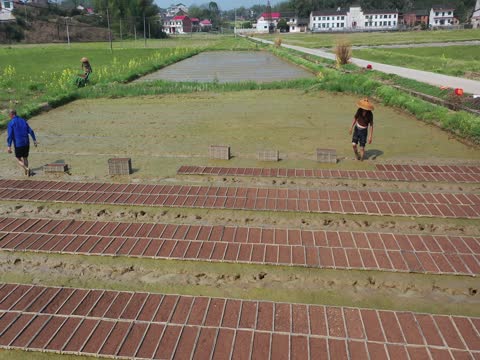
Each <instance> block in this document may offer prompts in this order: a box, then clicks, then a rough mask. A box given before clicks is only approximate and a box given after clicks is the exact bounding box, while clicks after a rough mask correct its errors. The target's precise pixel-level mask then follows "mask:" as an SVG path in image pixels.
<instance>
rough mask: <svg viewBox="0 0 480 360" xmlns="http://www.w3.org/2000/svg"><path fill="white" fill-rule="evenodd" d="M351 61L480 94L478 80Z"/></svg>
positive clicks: (331, 56) (320, 53) (324, 53)
mask: <svg viewBox="0 0 480 360" xmlns="http://www.w3.org/2000/svg"><path fill="white" fill-rule="evenodd" d="M251 39H253V40H255V41H258V42H261V43H264V44H269V45H273V42H272V41H268V40H264V39H259V38H251ZM282 46H283V47H285V48H287V49H292V50H296V51H300V52H303V53H305V54H310V55H315V56H320V57H323V58H325V59H330V60H335V55H334V54H332V53H330V52H327V51H323V50H316V49H309V48H305V47H301V46H295V45H288V44H282ZM351 62H352V63H353V64H355V65H357V66H359V67H362V68H365V67H366V66H367V65H368V64H370V65H372V67H373V69H374V70H377V71H381V72H384V73H387V74H396V75H399V76H401V77H404V78H407V79H412V80H416V81H420V82H424V83H427V84H430V85H435V86H448V87H451V88H462V89H463V90H464V91H465V92H467V93H471V94H479V95H480V81H475V80H469V79H464V78H459V77H454V76H448V75H442V74H437V73H432V72H428V71H422V70H414V69H409V68H405V67H400V66H392V65H386V64H381V63H377V62H372V61H367V60H362V59H357V58H352V59H351Z"/></svg>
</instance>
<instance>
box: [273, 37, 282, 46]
mask: <svg viewBox="0 0 480 360" xmlns="http://www.w3.org/2000/svg"><path fill="white" fill-rule="evenodd" d="M275 46H276V47H280V46H282V38H276V39H275Z"/></svg>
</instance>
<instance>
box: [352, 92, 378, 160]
mask: <svg viewBox="0 0 480 360" xmlns="http://www.w3.org/2000/svg"><path fill="white" fill-rule="evenodd" d="M357 107H358V110H357V112H356V114H355V116H354V118H353V123H352V127H351V128H350V134H352V132H353V137H352V145H353V151H354V152H355V157H356V158H357V160H361V161H363V158H364V156H365V145H366V143H367V137H368V127H369V126H370V127H371V130H370V137H368V143H369V144H371V143H372V138H373V113H372V111H373V109H374V107H373V105H372V104H371V103H370V101H368V99H367V98H365V99H362V100H359V101H358V102H357ZM358 143H360V154H359V153H358V147H357V146H358Z"/></svg>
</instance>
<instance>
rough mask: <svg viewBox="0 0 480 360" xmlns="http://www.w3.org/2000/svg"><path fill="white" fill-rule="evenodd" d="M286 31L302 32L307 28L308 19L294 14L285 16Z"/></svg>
mask: <svg viewBox="0 0 480 360" xmlns="http://www.w3.org/2000/svg"><path fill="white" fill-rule="evenodd" d="M287 25H288V28H289V29H288V32H291V33H302V32H306V31H307V29H308V19H302V18H298V17H296V16H290V17H288V18H287Z"/></svg>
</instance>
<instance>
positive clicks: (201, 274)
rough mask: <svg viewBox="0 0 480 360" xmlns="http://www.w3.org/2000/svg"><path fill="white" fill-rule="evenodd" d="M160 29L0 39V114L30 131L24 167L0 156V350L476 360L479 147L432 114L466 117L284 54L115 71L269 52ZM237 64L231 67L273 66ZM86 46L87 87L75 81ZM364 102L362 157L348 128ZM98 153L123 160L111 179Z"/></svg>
mask: <svg viewBox="0 0 480 360" xmlns="http://www.w3.org/2000/svg"><path fill="white" fill-rule="evenodd" d="M461 34H462V33H461ZM463 34H464V35H465V34H466V33H463ZM168 41H169V42H168V43H169V44H175V45H176V46H172V47H168V46H165V47H164V46H163V43H160V42H159V43H158V47H156V48H147V49H143V48H136V46H137V45H138V44H133V45H131V46H130V45H129V46H125V48H115V49H114V51H113V53H110V52H109V51H108V49H105V48H104V47H105V44H88V45H86V46H84V47H82V46H79V45H74V46H72V48H71V49H65V48H62V47H59V46H58V45H54V46H53V45H52V46H45V47H38V48H36V47H32V46H24V47H22V46H18V47H12V48H2V49H0V62H2V63H3V61H8V66H7V67H5V69H3V71H4V76H3V77H2V81H4V84H3V85H2V86H3V87H4V88H5V89H6V90H7V91H6V92H5V94H2V95H0V96H2V98H1V99H0V101H2V102H1V105H0V107H1V109H2V110H3V115H5V110H6V109H7V107H11V106H16V107H18V109H19V110H20V113H21V114H22V113H25V114H27V115H29V116H28V117H29V119H28V121H29V124H30V126H31V127H32V128H33V129H34V130H35V131H36V134H37V138H38V140H39V147H38V148H35V149H34V148H32V149H31V152H30V157H29V160H30V164H31V169H32V170H33V174H32V175H33V176H31V177H26V176H25V175H24V173H23V170H20V168H19V167H18V166H17V164H16V163H15V161H14V157H13V155H12V154H7V153H6V152H2V153H0V168H1V169H2V171H1V172H0V359H2V360H3V359H14V360H17V359H35V360H37V359H38V360H74V359H77V358H78V359H90V358H91V357H90V356H95V357H94V358H125V359H128V358H141V359H156V358H159V359H165V358H168V359H175V358H199V359H207V358H217V357H218V358H225V359H229V358H236V356H239V358H240V356H243V357H246V358H256V356H258V358H260V359H275V360H276V359H293V358H298V359H302V360H303V359H305V360H316V359H319V358H322V357H323V355H325V356H329V357H328V358H331V359H333V358H335V359H337V358H338V359H342V360H343V359H350V358H351V357H352V354H357V353H358V354H360V358H371V359H373V358H375V359H377V358H378V359H383V358H385V359H388V358H390V359H392V358H395V359H397V358H398V359H400V358H402V357H399V356H397V355H395V354H399V353H400V354H404V355H405V356H404V357H403V358H406V359H407V358H408V359H417V358H418V359H420V358H422V359H423V358H425V359H431V360H435V359H437V358H440V357H439V354H440V355H446V356H448V357H453V356H451V354H456V355H458V356H465V357H467V358H475V357H478V356H479V354H480V352H479V348H478V344H479V339H480V338H479V334H478V324H479V321H480V318H479V316H480V295H479V281H478V276H479V275H480V262H479V259H480V247H479V243H480V237H479V234H480V222H479V221H478V220H479V219H480V208H479V201H480V186H479V182H478V179H479V176H480V173H479V172H480V151H479V147H478V145H475V144H474V143H472V142H469V141H467V140H465V139H462V138H460V136H459V135H455V134H454V133H453V131H445V130H443V129H441V128H439V127H438V126H436V125H442V126H443V125H444V126H445V127H446V128H447V129H449V127H450V129H449V130H452V128H453V126H454V124H455V121H457V125H458V124H460V125H461V126H464V127H465V130H464V133H465V134H467V135H469V134H470V133H473V134H474V135H475V134H477V132H478V129H480V127H478V126H477V124H478V122H475V121H477V120H478V119H476V118H474V117H473V116H470V115H468V114H464V113H460V112H459V113H454V112H451V111H449V110H447V109H445V108H443V107H440V106H434V105H432V104H427V103H424V102H422V101H420V100H418V99H415V98H413V97H411V96H408V95H406V94H403V93H401V92H399V91H398V90H396V89H393V88H391V87H389V85H388V84H386V83H380V82H378V81H379V80H378V79H376V78H374V77H373V75H369V74H365V73H364V72H361V71H360V70H358V69H353V70H348V69H351V68H347V70H348V71H349V72H346V73H344V72H342V71H338V69H335V68H333V67H327V66H326V65H329V64H325V63H322V62H320V61H317V60H316V59H311V58H310V57H302V56H298V55H295V54H293V53H286V50H283V49H273V50H272V49H270V50H272V51H271V52H270V53H269V55H272V54H276V55H278V56H279V57H280V56H281V57H282V59H275V60H276V61H277V60H278V61H279V62H281V63H282V67H280V66H278V67H276V66H275V69H278V70H277V71H278V72H282V71H284V72H287V70H281V69H286V68H284V67H283V66H286V67H292V69H294V70H299V68H298V65H301V66H302V67H303V69H302V72H299V74H300V75H297V76H298V78H295V79H291V80H288V81H274V82H266V83H262V84H258V83H257V82H256V81H249V82H241V83H239V82H235V81H237V80H238V74H239V72H235V71H233V69H232V71H231V72H230V74H229V72H228V71H225V76H226V77H228V75H230V79H229V80H231V81H234V82H233V83H218V81H213V82H209V83H206V82H205V83H204V82H202V81H197V82H191V81H186V82H177V81H165V80H152V81H145V82H141V81H135V82H131V80H134V79H139V78H140V79H141V78H142V76H144V75H145V74H153V75H150V76H153V77H155V75H154V72H155V71H156V70H161V69H163V68H165V67H167V69H168V65H170V64H174V63H175V64H176V65H182V62H181V61H186V64H187V66H189V67H187V69H188V68H195V66H196V65H195V61H197V60H198V61H199V62H201V61H202V59H204V57H203V56H196V55H197V54H198V53H200V52H204V51H205V52H206V51H207V50H223V51H222V52H217V53H208V54H206V55H208V56H210V57H211V56H215V54H217V55H218V56H225V52H224V51H226V50H264V49H261V48H257V46H256V45H254V44H252V43H250V42H249V41H248V40H246V39H234V38H227V37H222V38H218V39H213V40H212V39H210V38H203V39H201V40H200V41H201V43H200V44H201V45H200V44H196V43H195V42H194V41H193V40H192V39H187V38H186V39H185V40H180V39H173V40H168ZM170 41H171V42H170ZM391 41H395V39H393V38H392V40H391ZM396 41H399V39H398V38H397V39H396ZM160 44H161V45H160ZM235 54H236V53H233V54H229V55H232V56H235ZM27 55H28V56H27ZM241 55H248V56H247V57H246V58H245V56H239V57H238V58H237V60H238V59H244V60H243V61H242V62H241V64H239V63H235V64H236V66H240V65H245V64H246V65H245V67H244V68H243V70H242V71H241V73H246V72H248V71H251V72H252V73H255V71H258V68H257V67H258V66H260V65H258V64H263V65H261V66H265V67H268V66H269V65H268V64H269V63H272V61H271V58H267V60H265V58H264V60H262V61H263V62H261V61H254V60H252V58H253V57H255V56H258V58H259V59H260V58H262V56H263V55H265V54H264V53H262V52H260V51H255V52H254V51H252V52H251V53H248V54H247V53H243V54H241ZM82 56H88V57H90V58H91V62H92V66H93V70H94V73H93V74H94V80H93V81H92V83H90V84H89V85H88V86H87V87H86V88H82V89H76V88H74V87H72V84H71V80H72V76H73V75H74V74H75V73H76V71H77V66H76V65H77V64H78V62H79V61H78V60H79V58H80V57H82ZM272 56H273V55H272ZM24 57H25V60H22V59H23V58H24ZM57 58H58V59H57ZM54 59H55V60H58V61H54ZM185 59H187V60H188V61H187V60H185ZM268 59H270V60H268ZM475 59H476V55H475V54H472V61H475ZM286 60H289V61H286ZM223 62H225V61H223ZM213 63H215V62H214V61H211V64H213ZM220 63H221V64H220V65H222V67H223V70H222V71H224V70H225V64H223V63H222V61H220ZM184 64H185V63H184ZM252 64H253V65H252ZM255 64H257V65H258V66H257V67H256V66H255ZM295 64H297V65H295ZM212 66H213V65H212ZM272 67H273V66H272ZM227 70H228V69H227ZM305 70H308V72H304V71H305ZM187 71H188V70H187ZM219 71H220V70H219ZM213 72H215V71H213ZM302 74H303V75H302ZM307 75H308V76H307ZM313 75H315V76H313ZM272 78H274V76H272ZM183 80H190V79H188V77H185V78H183ZM204 80H210V79H204ZM270 80H274V79H270ZM366 95H368V96H370V97H371V101H372V102H373V103H374V104H375V110H374V135H373V143H372V144H368V145H367V148H366V150H367V151H366V159H365V161H359V160H357V159H356V158H355V157H354V155H353V151H352V144H351V135H350V134H349V129H350V127H351V125H352V118H353V115H354V113H355V111H356V108H357V105H356V103H357V100H358V99H359V98H360V97H364V96H366ZM42 102H49V103H50V105H54V108H52V109H49V110H48V111H39V104H41V103H42ZM414 114H418V116H415V115H414ZM420 116H422V117H421V118H420ZM421 120H423V121H421ZM476 126H477V127H476ZM457 129H461V127H459V128H457ZM458 134H460V130H459V132H458ZM477 135H478V136H479V138H480V133H479V134H477ZM0 136H1V137H2V138H4V137H5V131H4V130H2V131H1V133H0ZM212 144H214V145H229V146H230V147H231V156H230V158H229V159H228V160H226V159H223V160H219V159H212V158H211V156H210V155H209V151H208V148H209V145H212ZM318 148H320V149H330V150H332V149H334V150H335V151H336V162H331V163H321V162H319V161H318V159H317V156H316V151H317V149H318ZM264 150H278V151H279V155H280V161H268V162H267V161H261V160H259V159H258V152H259V151H264ZM112 158H122V159H124V158H130V159H131V165H132V169H131V172H127V173H124V174H121V175H120V174H117V175H112V174H110V173H109V167H108V160H109V159H112ZM53 163H66V164H68V168H69V169H68V171H67V172H60V173H48V172H45V171H44V168H43V165H45V164H53ZM62 168H63V167H62ZM189 169H190V170H189ZM191 169H202V171H204V172H195V171H192V170H191ZM272 174H277V175H272ZM307 174H310V175H311V176H310V175H307ZM385 174H386V175H387V177H385ZM422 174H423V175H422ZM382 176H383V177H382ZM415 176H420V177H415ZM451 339H454V340H451ZM358 349H360V350H358ZM357 351H362V353H363V354H364V355H361V354H362V353H360V352H357ZM387 352H388V353H390V355H388V353H387ZM379 354H380V355H379ZM77 355H81V357H77ZM92 359H93V358H92Z"/></svg>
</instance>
